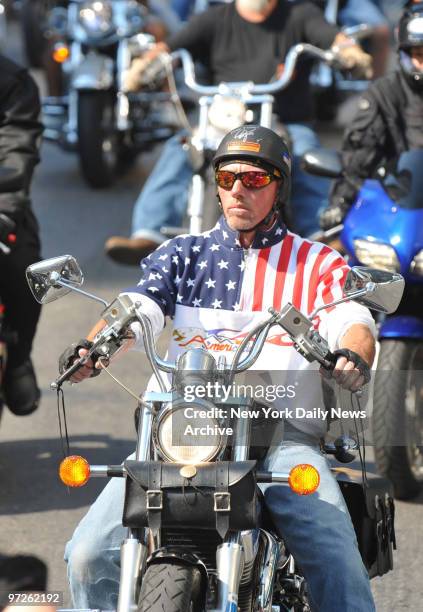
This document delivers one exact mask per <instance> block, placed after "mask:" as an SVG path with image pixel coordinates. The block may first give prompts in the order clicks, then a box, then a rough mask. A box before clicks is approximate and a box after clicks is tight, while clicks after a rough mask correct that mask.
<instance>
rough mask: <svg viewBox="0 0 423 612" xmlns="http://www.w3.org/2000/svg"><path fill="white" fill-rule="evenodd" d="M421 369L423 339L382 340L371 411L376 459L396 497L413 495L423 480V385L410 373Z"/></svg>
mask: <svg viewBox="0 0 423 612" xmlns="http://www.w3.org/2000/svg"><path fill="white" fill-rule="evenodd" d="M422 369H423V343H421V342H415V341H411V340H382V341H381V347H380V354H379V361H378V371H379V372H380V375H379V376H378V375H376V377H375V385H374V397H373V414H372V429H373V440H374V448H375V461H376V466H377V469H378V471H379V473H380V474H382V475H383V476H386V477H387V478H389V480H391V482H392V483H393V486H394V494H395V497H396V498H397V499H411V498H413V497H415V496H416V495H418V494H419V492H420V490H421V485H422V483H423V440H422V438H423V436H422V424H423V385H422V383H421V381H420V382H419V381H418V380H416V379H415V376H414V374H413V372H414V371H417V372H418V371H419V370H422ZM406 373H407V374H406Z"/></svg>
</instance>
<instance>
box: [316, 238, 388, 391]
mask: <svg viewBox="0 0 423 612" xmlns="http://www.w3.org/2000/svg"><path fill="white" fill-rule="evenodd" d="M325 253H326V257H325V259H324V260H323V261H322V263H321V265H320V267H319V269H317V268H315V273H316V276H317V277H316V278H311V279H310V286H311V287H314V286H315V287H316V290H315V296H316V298H315V301H314V304H313V305H312V308H311V309H310V310H313V309H315V308H317V307H319V306H322V305H323V304H330V303H332V302H334V301H336V300H338V299H340V298H342V297H343V296H344V293H343V282H344V280H345V277H346V274H347V273H348V271H349V266H348V265H347V264H346V262H345V260H344V259H343V258H342V257H341V256H340V255H339V253H337V252H336V251H333V250H332V249H330V248H329V247H325ZM315 322H317V325H318V331H319V333H320V334H321V335H322V336H323V338H324V339H325V340H326V341H327V342H328V345H329V348H330V350H331V351H332V352H333V351H337V350H340V349H341V350H342V349H349V350H350V351H353V353H356V354H357V356H358V358H359V359H362V360H363V362H364V364H363V366H364V369H366V368H367V367H369V366H370V365H371V364H372V362H373V358H374V345H375V340H374V338H375V336H376V328H375V324H374V320H373V317H372V316H371V314H370V312H369V310H368V309H367V308H365V307H364V306H362V305H360V304H357V303H356V302H344V303H341V304H338V305H337V306H332V307H330V308H328V309H326V310H321V311H320V312H319V313H318V315H317V319H316V320H315ZM360 367H361V365H360ZM322 374H324V375H326V376H329V375H328V374H327V373H326V374H325V372H324V371H323V370H322ZM333 377H334V378H335V380H336V381H337V382H338V384H340V385H341V386H342V387H344V388H346V389H351V390H356V389H358V388H359V387H360V386H362V385H363V384H364V377H363V376H361V375H360V371H359V369H357V368H356V366H355V363H354V362H353V361H351V360H349V359H347V358H346V357H345V356H338V359H337V363H336V367H335V370H334V372H333Z"/></svg>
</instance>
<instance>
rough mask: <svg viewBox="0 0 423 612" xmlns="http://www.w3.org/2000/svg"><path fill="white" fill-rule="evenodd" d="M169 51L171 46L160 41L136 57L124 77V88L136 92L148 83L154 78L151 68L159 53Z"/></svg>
mask: <svg viewBox="0 0 423 612" xmlns="http://www.w3.org/2000/svg"><path fill="white" fill-rule="evenodd" d="M168 52H169V48H168V46H167V45H166V43H164V42H160V43H157V44H156V45H154V47H152V48H151V49H149V50H148V51H146V52H145V53H144V54H143V55H142V56H141V57H136V58H134V59H133V60H132V63H131V66H130V67H129V69H128V70H126V71H125V74H124V77H123V90H124V91H126V92H135V91H138V90H139V89H140V88H141V87H142V86H143V85H145V84H147V83H148V82H149V81H150V80H151V78H152V77H151V76H150V74H149V73H150V71H149V68H152V64H153V62H154V60H156V59H157V58H158V57H159V55H161V54H163V53H168ZM151 72H153V71H151Z"/></svg>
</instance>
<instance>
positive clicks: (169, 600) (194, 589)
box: [138, 562, 204, 612]
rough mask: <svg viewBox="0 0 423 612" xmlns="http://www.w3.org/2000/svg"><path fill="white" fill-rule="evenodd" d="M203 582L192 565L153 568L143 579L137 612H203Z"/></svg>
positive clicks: (157, 565) (161, 565) (166, 564)
mask: <svg viewBox="0 0 423 612" xmlns="http://www.w3.org/2000/svg"><path fill="white" fill-rule="evenodd" d="M202 582H203V581H202V576H201V571H200V570H199V569H198V568H197V567H194V566H192V565H183V564H181V563H178V562H175V563H169V562H164V563H156V564H153V565H150V566H149V567H148V568H147V571H146V572H145V574H144V576H143V579H142V584H141V592H140V596H139V603H138V612H200V610H201V609H202V602H203V600H204V598H203V593H202Z"/></svg>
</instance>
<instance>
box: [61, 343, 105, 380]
mask: <svg viewBox="0 0 423 612" xmlns="http://www.w3.org/2000/svg"><path fill="white" fill-rule="evenodd" d="M92 345H93V343H92V342H91V341H90V340H87V339H86V338H82V339H81V340H79V341H78V342H73V343H72V344H71V345H70V346H68V348H66V349H65V350H64V351H63V353H62V354H61V355H60V357H59V372H60V374H63V372H66V370H67V369H68V368H70V367H71V365H72V364H73V362H74V361H75V359H79V349H82V348H83V349H88V350H89V349H90V348H91V347H92ZM99 357H100V355H99V354H98V353H93V355H92V356H91V359H92V361H93V363H94V364H95V363H96V362H97V360H98V359H99ZM99 374H101V370H99V369H97V368H95V367H93V372H92V374H91V378H93V377H94V376H98V375H99Z"/></svg>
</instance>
